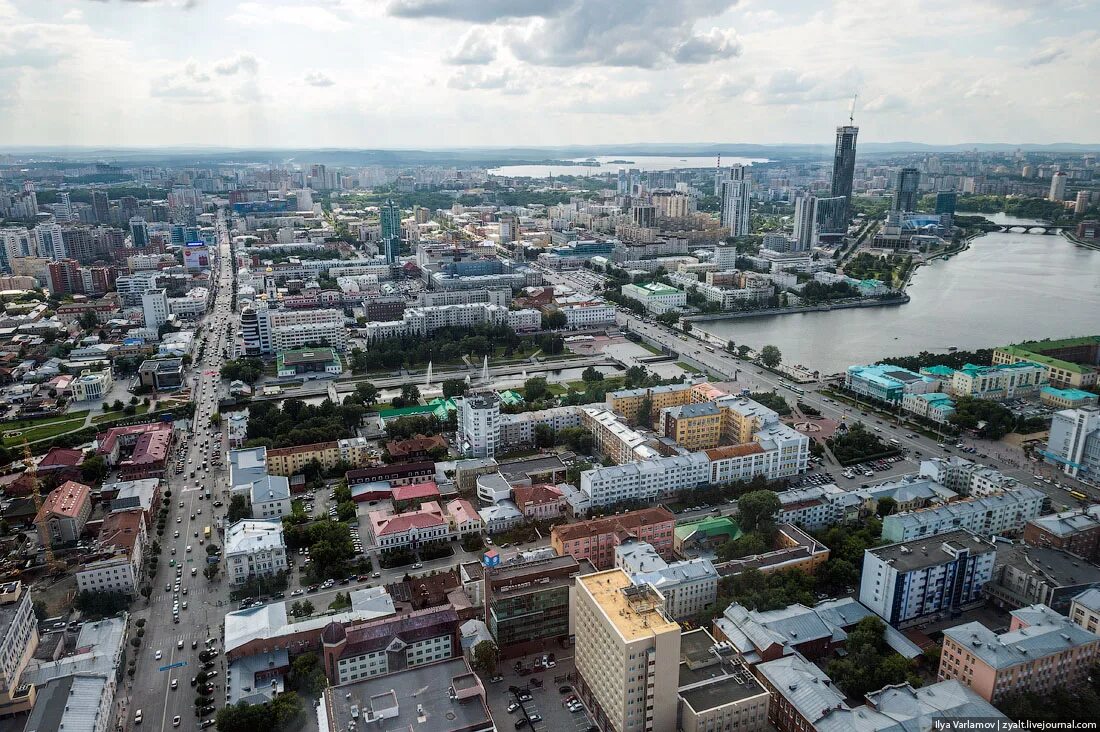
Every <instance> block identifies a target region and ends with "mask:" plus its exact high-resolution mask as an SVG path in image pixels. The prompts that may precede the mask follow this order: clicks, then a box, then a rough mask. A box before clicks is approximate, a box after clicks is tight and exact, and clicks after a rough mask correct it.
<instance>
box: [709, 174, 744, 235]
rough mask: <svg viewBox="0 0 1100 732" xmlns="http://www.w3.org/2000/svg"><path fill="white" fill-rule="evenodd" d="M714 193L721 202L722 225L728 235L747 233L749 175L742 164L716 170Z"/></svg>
mask: <svg viewBox="0 0 1100 732" xmlns="http://www.w3.org/2000/svg"><path fill="white" fill-rule="evenodd" d="M715 189H716V190H715V193H716V194H717V196H718V200H719V201H721V203H722V226H725V227H726V228H727V229H729V232H730V236H747V235H748V234H749V231H750V229H749V203H750V199H749V177H748V171H747V170H746V169H745V166H743V165H733V166H731V167H729V168H727V169H725V170H719V171H718V177H717V179H716V182H715Z"/></svg>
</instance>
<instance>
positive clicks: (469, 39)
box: [446, 28, 497, 66]
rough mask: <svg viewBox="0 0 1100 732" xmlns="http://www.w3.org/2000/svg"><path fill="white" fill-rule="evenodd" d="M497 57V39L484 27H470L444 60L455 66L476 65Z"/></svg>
mask: <svg viewBox="0 0 1100 732" xmlns="http://www.w3.org/2000/svg"><path fill="white" fill-rule="evenodd" d="M496 57H497V40H496V38H494V37H493V36H492V35H491V34H490V33H489V32H488V31H486V30H485V29H484V28H471V29H470V30H468V31H467V32H466V34H465V35H464V36H463V37H462V39H461V40H459V42H458V46H457V47H456V48H455V49H454V51H452V52H451V53H450V55H448V56H447V58H446V61H447V63H449V64H454V65H456V66H478V65H482V64H487V63H490V62H491V61H493V60H494V59H495V58H496Z"/></svg>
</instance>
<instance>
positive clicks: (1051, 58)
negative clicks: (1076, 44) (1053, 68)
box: [1025, 48, 1066, 66]
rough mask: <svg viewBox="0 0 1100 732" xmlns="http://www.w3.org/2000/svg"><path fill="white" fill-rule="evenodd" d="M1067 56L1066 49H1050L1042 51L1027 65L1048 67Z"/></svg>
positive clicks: (1027, 62)
mask: <svg viewBox="0 0 1100 732" xmlns="http://www.w3.org/2000/svg"><path fill="white" fill-rule="evenodd" d="M1065 55H1066V49H1064V48H1048V49H1046V50H1043V51H1040V52H1039V53H1037V54H1035V55H1034V56H1032V57H1031V58H1029V59H1028V60H1027V61H1026V62H1025V65H1027V66H1046V65H1047V64H1049V63H1053V62H1055V61H1057V60H1058V59H1060V58H1062V57H1063V56H1065Z"/></svg>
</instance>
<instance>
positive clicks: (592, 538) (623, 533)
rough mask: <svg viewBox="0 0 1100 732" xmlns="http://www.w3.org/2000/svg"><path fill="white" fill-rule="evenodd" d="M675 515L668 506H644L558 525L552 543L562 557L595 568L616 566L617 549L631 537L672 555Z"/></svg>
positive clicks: (661, 552) (659, 551) (666, 554)
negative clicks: (587, 562)
mask: <svg viewBox="0 0 1100 732" xmlns="http://www.w3.org/2000/svg"><path fill="white" fill-rule="evenodd" d="M675 528H676V516H675V515H674V514H673V513H672V512H671V511H669V510H668V509H666V508H663V507H655V508H643V509H641V510H640V511H629V512H627V513H623V514H619V515H617V516H608V517H606V518H599V519H592V520H589V521H580V522H577V523H574V524H559V525H557V526H555V527H553V528H552V529H551V530H550V546H551V547H553V549H554V551H555V552H556V553H557V554H558V555H559V556H565V555H568V556H571V557H573V558H574V559H576V560H577V561H578V562H580V561H583V560H587V561H589V562H591V563H592V566H594V567H595V568H596V569H601V570H602V569H609V568H611V567H613V566H615V550H616V548H617V547H618V546H619V545H620V544H623V543H624V542H626V541H629V540H639V541H644V542H646V543H648V544H650V545H651V546H652V547H653V548H654V550H656V552H657V553H658V554H659V555H661V556H663V557H665V558H667V559H671V558H672V541H673V535H674V531H675Z"/></svg>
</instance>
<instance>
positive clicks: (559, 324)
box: [542, 310, 568, 330]
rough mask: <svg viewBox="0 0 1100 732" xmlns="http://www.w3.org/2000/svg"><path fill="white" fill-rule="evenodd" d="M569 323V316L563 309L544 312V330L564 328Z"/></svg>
mask: <svg viewBox="0 0 1100 732" xmlns="http://www.w3.org/2000/svg"><path fill="white" fill-rule="evenodd" d="M567 324H568V318H566V317H565V313H563V312H562V311H561V310H551V311H550V312H549V313H543V314H542V329H543V330H558V329H559V328H564V327H565V326H566V325H567Z"/></svg>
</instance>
